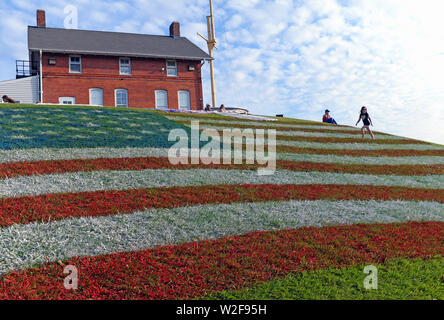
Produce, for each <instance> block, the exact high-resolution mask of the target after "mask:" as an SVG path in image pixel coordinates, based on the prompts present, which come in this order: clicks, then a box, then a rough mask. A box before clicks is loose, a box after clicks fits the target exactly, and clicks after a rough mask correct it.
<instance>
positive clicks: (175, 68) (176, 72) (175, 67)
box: [166, 60, 179, 77]
mask: <svg viewBox="0 0 444 320" xmlns="http://www.w3.org/2000/svg"><path fill="white" fill-rule="evenodd" d="M168 62H174V70H175V74H168V70H169V69H171V68H172V67H168ZM166 75H167V77H177V76H178V75H179V71H178V68H177V61H176V60H166Z"/></svg>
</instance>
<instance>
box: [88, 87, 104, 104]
mask: <svg viewBox="0 0 444 320" xmlns="http://www.w3.org/2000/svg"><path fill="white" fill-rule="evenodd" d="M89 104H90V105H95V106H103V89H100V88H91V89H89Z"/></svg>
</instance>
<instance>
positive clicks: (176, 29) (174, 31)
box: [170, 21, 180, 38]
mask: <svg viewBox="0 0 444 320" xmlns="http://www.w3.org/2000/svg"><path fill="white" fill-rule="evenodd" d="M170 37H173V38H179V37H180V23H179V22H177V21H174V22H173V23H171V25H170Z"/></svg>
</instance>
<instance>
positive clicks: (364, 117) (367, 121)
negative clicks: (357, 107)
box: [356, 106, 375, 140]
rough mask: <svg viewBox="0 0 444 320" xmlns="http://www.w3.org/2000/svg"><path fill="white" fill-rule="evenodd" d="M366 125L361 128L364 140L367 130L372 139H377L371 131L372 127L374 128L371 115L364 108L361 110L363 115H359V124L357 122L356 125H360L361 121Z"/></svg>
mask: <svg viewBox="0 0 444 320" xmlns="http://www.w3.org/2000/svg"><path fill="white" fill-rule="evenodd" d="M361 120H362V122H363V123H364V126H363V127H362V128H361V133H362V138H364V135H365V129H367V131H368V133H369V134H370V136H371V137H372V139H373V140H374V139H375V136H374V135H373V132H372V130H371V129H370V125H372V126H373V122H372V118H370V115H369V114H368V113H367V107H365V106H363V107H362V108H361V113H360V114H359V119H358V122H356V125H358V123H359V121H361Z"/></svg>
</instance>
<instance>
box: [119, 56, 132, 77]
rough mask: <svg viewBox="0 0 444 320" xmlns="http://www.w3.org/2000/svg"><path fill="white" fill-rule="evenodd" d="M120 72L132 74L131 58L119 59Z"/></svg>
mask: <svg viewBox="0 0 444 320" xmlns="http://www.w3.org/2000/svg"><path fill="white" fill-rule="evenodd" d="M119 66H120V74H122V75H131V60H130V59H129V58H120V59H119Z"/></svg>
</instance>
